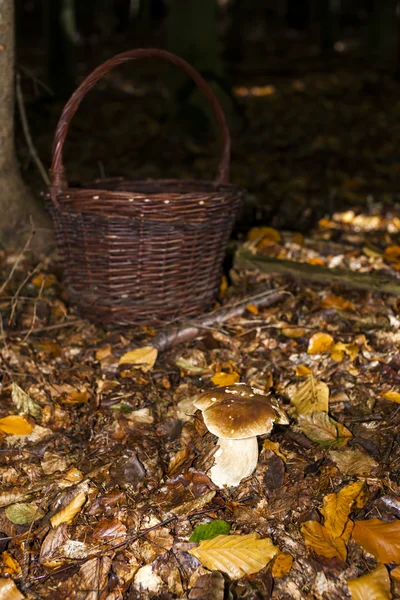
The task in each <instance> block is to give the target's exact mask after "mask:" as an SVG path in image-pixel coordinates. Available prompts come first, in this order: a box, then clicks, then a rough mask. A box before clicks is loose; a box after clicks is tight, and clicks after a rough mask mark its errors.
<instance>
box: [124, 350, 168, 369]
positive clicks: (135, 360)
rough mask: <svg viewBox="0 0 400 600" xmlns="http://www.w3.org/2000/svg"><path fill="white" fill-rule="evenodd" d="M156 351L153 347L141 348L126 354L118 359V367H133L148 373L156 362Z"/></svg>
mask: <svg viewBox="0 0 400 600" xmlns="http://www.w3.org/2000/svg"><path fill="white" fill-rule="evenodd" d="M157 356H158V350H157V348H153V346H143V348H136V349H135V350H131V351H130V352H126V354H123V355H122V356H121V358H120V359H119V364H120V365H135V367H137V368H138V369H141V370H142V371H143V372H144V373H147V371H150V370H151V369H152V368H153V367H154V365H155V362H156V360H157Z"/></svg>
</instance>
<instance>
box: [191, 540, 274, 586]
mask: <svg viewBox="0 0 400 600" xmlns="http://www.w3.org/2000/svg"><path fill="white" fill-rule="evenodd" d="M189 552H190V554H192V556H195V557H196V558H198V559H199V561H200V562H201V563H202V564H203V565H204V566H205V567H206V568H207V569H210V570H211V571H213V570H218V571H222V572H223V573H226V574H227V575H229V577H231V579H240V577H243V576H244V575H251V573H258V571H260V570H261V569H263V568H264V567H265V566H266V565H267V564H268V563H269V562H270V560H271V559H272V558H273V557H274V556H275V554H277V552H278V548H277V547H276V546H274V545H273V543H272V542H271V540H270V539H269V538H260V536H259V535H258V534H257V533H249V534H247V535H218V536H217V537H215V538H213V539H212V540H203V541H202V542H200V545H199V546H198V547H197V548H192V549H191V550H189Z"/></svg>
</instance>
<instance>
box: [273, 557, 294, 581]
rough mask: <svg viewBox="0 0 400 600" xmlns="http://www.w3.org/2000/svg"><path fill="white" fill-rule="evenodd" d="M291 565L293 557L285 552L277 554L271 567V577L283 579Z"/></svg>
mask: <svg viewBox="0 0 400 600" xmlns="http://www.w3.org/2000/svg"><path fill="white" fill-rule="evenodd" d="M292 565H293V556H292V555H291V554H287V553H286V552H278V554H277V555H276V556H275V558H274V564H273V565H272V577H284V576H285V575H287V573H289V571H290V569H291V568H292Z"/></svg>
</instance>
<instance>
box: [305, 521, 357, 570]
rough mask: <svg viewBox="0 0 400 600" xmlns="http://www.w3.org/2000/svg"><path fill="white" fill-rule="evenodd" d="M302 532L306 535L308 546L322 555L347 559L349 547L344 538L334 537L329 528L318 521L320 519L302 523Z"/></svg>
mask: <svg viewBox="0 0 400 600" xmlns="http://www.w3.org/2000/svg"><path fill="white" fill-rule="evenodd" d="M301 532H302V534H303V535H304V541H305V544H306V546H308V547H310V548H311V549H312V550H314V552H316V553H317V554H319V555H320V556H324V557H325V558H334V557H336V558H340V559H341V560H343V561H345V560H346V558H347V548H346V544H345V542H344V540H343V539H342V538H341V537H339V538H336V537H334V536H333V535H332V533H331V532H330V531H329V529H327V528H326V527H324V525H321V523H318V521H306V522H305V523H302V525H301Z"/></svg>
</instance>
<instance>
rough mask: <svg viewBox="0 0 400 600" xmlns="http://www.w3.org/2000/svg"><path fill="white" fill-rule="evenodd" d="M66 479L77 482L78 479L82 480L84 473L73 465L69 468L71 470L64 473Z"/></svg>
mask: <svg viewBox="0 0 400 600" xmlns="http://www.w3.org/2000/svg"><path fill="white" fill-rule="evenodd" d="M64 479H66V480H67V481H71V482H72V483H75V482H76V481H81V480H82V479H83V473H82V471H79V469H77V468H76V467H71V469H69V471H67V472H66V474H65V475H64Z"/></svg>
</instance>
